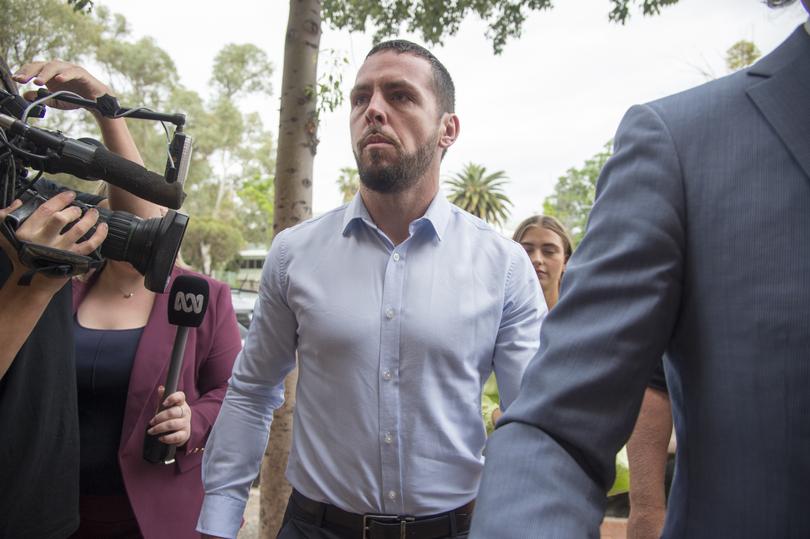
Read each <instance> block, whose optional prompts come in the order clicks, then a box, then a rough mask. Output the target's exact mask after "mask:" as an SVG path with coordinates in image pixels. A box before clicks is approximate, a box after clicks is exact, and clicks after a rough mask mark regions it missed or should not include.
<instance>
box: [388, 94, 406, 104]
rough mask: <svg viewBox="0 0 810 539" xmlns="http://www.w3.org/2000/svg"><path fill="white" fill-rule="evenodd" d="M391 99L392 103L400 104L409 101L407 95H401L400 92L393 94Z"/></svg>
mask: <svg viewBox="0 0 810 539" xmlns="http://www.w3.org/2000/svg"><path fill="white" fill-rule="evenodd" d="M392 98H393V100H394V101H398V102H400V103H402V102H405V101H409V100H410V98H409V97H408V94H405V93H402V92H397V93H395V94H394V95H393V96H392Z"/></svg>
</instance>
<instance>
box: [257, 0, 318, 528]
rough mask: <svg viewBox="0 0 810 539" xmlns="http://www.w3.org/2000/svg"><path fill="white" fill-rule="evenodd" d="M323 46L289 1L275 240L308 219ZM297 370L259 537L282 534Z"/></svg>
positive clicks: (309, 15) (273, 446) (301, 5)
mask: <svg viewBox="0 0 810 539" xmlns="http://www.w3.org/2000/svg"><path fill="white" fill-rule="evenodd" d="M320 41H321V2H320V0H290V14H289V18H288V20H287V36H286V42H285V44H284V67H283V75H282V83H281V110H280V119H279V134H278V151H277V157H276V181H275V214H274V221H273V234H274V235H275V234H277V233H278V232H280V231H282V230H284V229H285V228H287V227H290V226H293V225H295V224H297V223H300V222H301V221H304V220H306V219H309V218H310V217H311V216H312V162H313V159H314V158H315V150H316V148H317V145H318V137H317V132H318V117H317V112H316V96H315V88H316V83H317V75H318V73H317V71H318V49H319V47H320ZM297 380H298V370H297V369H296V370H295V371H293V372H292V373H290V375H289V376H288V377H287V379H286V380H285V382H284V385H285V390H284V394H285V398H286V402H285V403H284V406H282V407H281V408H279V409H278V410H276V412H275V414H274V416H273V425H272V428H271V429H270V441H269V442H268V445H267V450H266V451H265V455H264V459H263V460H262V472H261V510H260V520H261V537H263V538H268V539H272V538H275V537H276V535H277V534H278V531H279V529H280V528H281V519H282V517H283V516H284V508H285V507H286V506H287V499H288V498H289V495H290V486H289V484H288V483H287V481H286V479H285V478H284V471H285V469H286V467H287V457H288V455H289V453H290V445H291V443H292V423H293V409H294V406H295V385H296V383H297Z"/></svg>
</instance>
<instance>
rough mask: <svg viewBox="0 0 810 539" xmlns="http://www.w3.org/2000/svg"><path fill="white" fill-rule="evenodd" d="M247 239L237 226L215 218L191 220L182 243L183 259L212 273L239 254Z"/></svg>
mask: <svg viewBox="0 0 810 539" xmlns="http://www.w3.org/2000/svg"><path fill="white" fill-rule="evenodd" d="M243 244H244V238H243V237H242V233H241V232H240V230H239V228H238V227H237V226H234V225H233V224H231V223H229V222H225V221H222V220H220V219H217V218H216V217H202V218H197V219H191V220H190V221H189V224H188V229H187V230H186V235H185V238H184V240H183V245H182V246H181V248H182V254H183V259H184V260H185V261H186V262H187V263H189V264H191V265H192V266H194V267H195V268H198V269H200V270H202V271H203V272H205V273H208V274H210V273H211V272H212V271H217V270H222V269H224V268H225V266H226V265H227V264H228V262H229V261H230V260H231V259H232V258H234V257H235V256H236V255H238V254H239V250H240V249H241V248H242V245H243Z"/></svg>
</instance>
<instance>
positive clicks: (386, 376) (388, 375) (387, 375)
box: [383, 370, 392, 381]
mask: <svg viewBox="0 0 810 539" xmlns="http://www.w3.org/2000/svg"><path fill="white" fill-rule="evenodd" d="M391 378H392V376H391V371H389V370H385V371H384V372H383V380H386V381H388V380H390V379H391Z"/></svg>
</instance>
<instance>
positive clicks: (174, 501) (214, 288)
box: [73, 267, 241, 539]
mask: <svg viewBox="0 0 810 539" xmlns="http://www.w3.org/2000/svg"><path fill="white" fill-rule="evenodd" d="M178 275H196V276H199V277H202V278H203V279H205V280H206V281H208V285H209V287H210V299H209V302H208V310H207V312H206V313H205V318H204V319H203V323H202V325H200V327H198V328H191V329H190V330H189V332H188V341H187V343H186V351H185V356H184V359H183V368H182V370H181V372H180V382H179V384H178V388H179V390H180V391H184V392H185V393H186V400H187V402H188V404H189V406H190V407H191V411H192V414H191V437H190V438H189V440H188V442H186V445H185V446H184V447H183V448H178V450H177V457H176V461H175V463H174V464H170V465H164V464H149V463H148V462H146V461H145V460H143V458H142V456H141V455H142V452H143V438H144V433H145V432H146V428H147V424H148V423H149V420H150V419H152V417H154V415H155V412H156V410H157V408H158V404H159V403H158V393H157V388H158V386H160V385H165V383H166V375H167V374H168V370H169V360H170V358H171V353H172V345H173V343H174V337H175V333H176V332H177V329H176V326H172V325H170V324H169V322H168V304H169V297H168V291H169V290H170V288H171V282H170V283H169V284H168V285H167V286H166V293H164V294H157V295H156V296H155V304H154V306H153V307H152V312H151V313H150V315H149V321H148V322H147V324H146V327H145V328H144V330H143V333H142V335H141V340H140V342H139V343H138V349H137V352H136V353H135V360H134V363H133V365H132V373H131V375H130V379H129V391H128V393H127V404H126V409H125V411H124V425H123V430H122V432H121V444H120V446H119V448H118V462H119V464H120V466H121V474H122V475H123V477H124V485H125V487H126V490H127V495H128V496H129V502H130V504H131V505H132V510H133V511H134V512H135V517H136V518H137V520H138V526H140V529H141V533H143V535H144V537H145V538H146V539H150V538H159V537H172V538H173V539H182V538H187V537H188V538H191V537H193V538H199V537H200V534H199V533H197V532H196V531H195V528H196V526H197V517H198V516H199V513H200V507H201V506H202V499H203V487H202V481H201V477H200V464H201V463H202V451H203V448H204V446H205V442H206V440H207V439H208V434H209V432H210V431H211V426H212V425H213V424H214V420H215V419H216V417H217V414H218V413H219V408H220V406H221V405H222V399H223V398H224V397H225V390H226V388H227V386H228V378H229V377H230V375H231V369H232V368H233V362H234V360H235V359H236V355H237V354H238V353H239V350H240V348H241V340H240V336H239V329H238V327H237V324H236V315H235V314H234V310H233V305H232V303H231V294H230V289H229V288H228V286H227V285H225V284H224V283H221V282H219V281H215V280H213V279H210V278H208V277H205V276H203V275H199V274H197V273H194V272H191V271H187V270H184V269H181V268H178V267H175V268H174V270H173V271H172V279H174V278H175V277H176V276H178ZM92 283H93V279H92V278H91V279H90V280H89V281H88V282H81V281H77V280H74V283H73V312H74V314H75V312H76V311H77V310H78V308H79V305H81V302H82V300H83V299H84V297H85V296H86V295H87V292H88V291H89V289H90V286H92Z"/></svg>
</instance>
